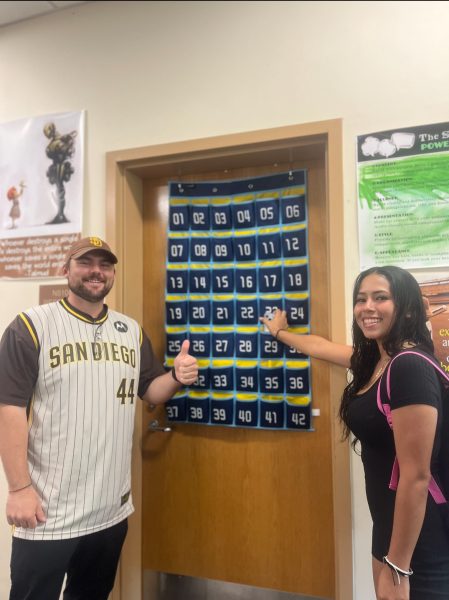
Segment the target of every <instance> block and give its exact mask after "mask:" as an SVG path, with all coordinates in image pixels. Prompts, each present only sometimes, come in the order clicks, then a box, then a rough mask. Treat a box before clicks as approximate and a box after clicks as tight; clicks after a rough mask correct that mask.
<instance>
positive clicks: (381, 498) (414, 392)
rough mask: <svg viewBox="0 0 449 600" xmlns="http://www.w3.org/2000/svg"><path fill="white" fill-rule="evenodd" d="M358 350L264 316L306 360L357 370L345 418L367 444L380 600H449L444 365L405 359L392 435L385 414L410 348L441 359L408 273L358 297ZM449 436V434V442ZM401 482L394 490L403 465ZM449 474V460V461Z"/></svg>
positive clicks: (371, 275) (393, 273)
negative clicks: (385, 378) (441, 492)
mask: <svg viewBox="0 0 449 600" xmlns="http://www.w3.org/2000/svg"><path fill="white" fill-rule="evenodd" d="M353 307H354V315H353V327H352V329H353V347H352V348H351V347H350V346H345V345H342V344H335V343H333V342H331V341H329V340H327V339H325V338H322V337H320V336H316V335H297V334H293V333H290V332H289V331H288V324H287V318H286V314H285V312H284V311H280V310H278V311H276V313H275V315H274V317H273V319H272V320H268V319H267V318H265V317H263V318H261V321H262V322H263V323H264V324H265V326H266V327H267V328H268V330H269V331H270V333H271V334H272V335H273V336H274V337H275V338H276V339H277V340H279V341H281V342H282V343H284V344H287V345H289V346H293V347H294V348H296V349H297V350H299V351H301V352H302V353H304V354H307V355H309V356H312V357H314V358H320V359H324V360H326V361H329V362H331V363H334V364H337V365H342V366H344V367H347V368H349V370H350V372H351V374H352V380H351V381H350V383H349V384H348V385H347V386H346V388H345V390H344V392H343V396H342V401H341V406H340V418H341V420H342V422H343V426H344V433H345V437H348V436H349V434H350V432H352V433H353V434H354V436H355V441H354V444H355V443H356V442H357V440H359V441H360V444H361V454H362V461H363V465H364V469H365V481H366V494H367V499H368V504H369V508H370V511H371V516H372V519H373V537H372V556H373V559H372V560H373V577H374V586H375V590H376V598H377V599H378V600H437V599H439V600H442V599H443V598H444V599H446V600H448V599H449V534H448V530H447V529H446V528H445V526H444V524H443V518H442V514H441V512H440V510H441V508H439V507H438V505H437V504H435V502H434V500H433V499H432V498H431V496H430V495H429V494H428V485H429V481H430V478H431V473H432V474H433V476H434V477H435V478H437V479H438V473H439V470H440V463H439V449H440V443H441V435H442V433H441V425H442V404H441V403H442V385H441V382H440V381H439V376H438V375H437V373H436V370H435V369H434V367H433V366H432V365H431V364H429V363H428V362H427V361H426V360H424V359H423V358H421V357H420V356H416V355H411V354H404V355H403V356H401V357H398V358H397V359H396V360H395V361H394V362H393V363H392V365H391V371H390V377H391V398H390V403H391V416H392V423H393V431H391V429H390V427H389V425H388V423H387V420H386V418H385V416H384V415H383V414H382V413H381V412H380V411H379V409H378V407H377V398H376V396H377V387H378V381H379V379H380V377H381V376H382V374H383V372H384V371H385V369H386V368H387V365H388V364H389V362H390V360H391V358H392V357H393V356H395V355H396V354H398V353H399V352H400V351H401V350H402V349H404V348H415V349H416V350H417V351H418V352H421V353H426V354H427V355H428V354H432V352H433V344H432V340H431V338H430V333H429V330H428V329H427V327H426V313H425V308H424V304H423V301H422V296H421V292H420V288H419V286H418V284H417V282H416V280H415V279H414V277H412V275H410V273H408V271H405V270H403V269H400V268H399V267H392V266H388V267H374V268H372V269H368V270H367V271H364V272H363V273H361V274H360V275H359V276H358V278H357V280H356V282H355V285H354V294H353ZM445 435H447V433H446V434H445ZM395 456H397V459H398V462H399V467H400V478H399V483H398V487H397V490H396V491H392V490H390V489H389V481H390V476H391V469H392V465H393V462H394V458H395ZM445 462H446V464H445V466H446V467H447V460H446V461H445Z"/></svg>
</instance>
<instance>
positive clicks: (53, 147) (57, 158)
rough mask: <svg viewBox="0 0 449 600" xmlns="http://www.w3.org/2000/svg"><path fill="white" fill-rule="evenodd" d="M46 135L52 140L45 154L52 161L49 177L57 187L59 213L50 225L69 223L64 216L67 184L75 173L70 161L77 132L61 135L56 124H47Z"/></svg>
mask: <svg viewBox="0 0 449 600" xmlns="http://www.w3.org/2000/svg"><path fill="white" fill-rule="evenodd" d="M44 135H45V137H47V138H48V139H49V140H50V143H49V144H48V146H47V147H46V149H45V153H46V155H47V156H48V158H50V159H51V160H52V164H51V165H50V166H49V167H48V169H47V177H48V180H49V181H50V183H51V184H52V185H56V194H57V203H58V212H57V214H56V216H55V217H54V219H53V220H52V221H49V224H54V223H67V222H68V219H67V217H66V216H65V214H64V209H65V183H67V182H68V181H69V180H70V178H71V176H72V175H73V173H74V172H75V171H74V169H73V167H72V165H71V163H70V161H69V160H68V159H69V158H71V157H72V156H73V154H74V152H75V138H76V136H77V132H76V131H71V132H70V133H66V134H62V135H61V134H60V133H59V132H58V131H57V129H56V126H55V124H54V123H47V124H46V125H45V127H44Z"/></svg>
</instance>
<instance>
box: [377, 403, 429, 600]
mask: <svg viewBox="0 0 449 600" xmlns="http://www.w3.org/2000/svg"><path fill="white" fill-rule="evenodd" d="M391 416H392V421H393V433H394V441H395V447H396V456H397V459H398V462H399V466H400V478H399V484H398V488H397V491H396V500H395V509H394V520H393V531H392V535H391V541H390V547H389V549H388V559H389V561H390V562H392V563H393V564H394V565H396V566H397V567H399V568H400V569H402V570H404V571H408V570H409V569H410V561H411V558H412V554H413V551H414V549H415V546H416V542H417V540H418V536H419V533H420V531H421V527H422V524H423V520H424V514H425V510H426V503H427V494H428V487H429V481H430V478H431V473H430V462H431V456H432V449H433V445H434V440H435V431H436V424H437V418H438V414H437V409H436V408H435V407H433V406H430V405H424V404H413V405H409V406H403V407H401V408H398V409H396V410H392V412H391ZM399 581H400V584H399V585H398V579H397V577H396V575H395V574H394V572H392V570H391V569H390V567H388V566H387V565H384V567H383V568H382V570H381V572H380V575H379V582H378V598H380V599H385V600H389V599H392V600H393V599H394V600H396V599H404V600H408V598H409V592H408V582H407V581H406V580H404V578H403V577H400V578H399ZM395 584H396V585H395ZM401 585H402V589H401Z"/></svg>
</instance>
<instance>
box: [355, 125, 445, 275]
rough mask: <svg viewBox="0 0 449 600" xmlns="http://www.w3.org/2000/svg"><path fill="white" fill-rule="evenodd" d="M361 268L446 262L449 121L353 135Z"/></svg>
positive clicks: (408, 266) (417, 266)
mask: <svg viewBox="0 0 449 600" xmlns="http://www.w3.org/2000/svg"><path fill="white" fill-rule="evenodd" d="M357 183H358V221H359V249H360V267H361V270H364V269H366V268H369V267H372V266H374V265H379V266H381V265H388V264H393V265H397V266H401V267H404V268H430V267H441V266H447V265H449V123H437V124H432V125H422V126H417V127H407V128H403V129H392V130H389V131H379V132H376V133H371V134H365V135H360V136H358V138H357Z"/></svg>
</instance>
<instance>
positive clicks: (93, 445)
mask: <svg viewBox="0 0 449 600" xmlns="http://www.w3.org/2000/svg"><path fill="white" fill-rule="evenodd" d="M20 317H21V318H22V320H23V322H24V323H25V325H26V327H27V329H28V330H29V332H30V335H31V337H32V338H33V341H34V343H35V345H36V348H37V349H38V351H39V352H38V356H39V359H38V360H39V375H38V380H37V382H36V385H35V389H34V396H33V399H32V402H31V407H30V415H29V421H30V429H29V447H28V462H29V469H30V475H31V479H32V481H33V485H34V487H35V489H36V490H37V492H38V493H39V494H40V495H41V497H42V501H43V509H44V511H45V513H46V516H47V522H46V523H44V524H42V525H38V526H37V528H36V529H22V528H16V529H15V530H14V535H15V536H16V537H19V538H23V539H32V540H50V539H66V538H71V537H78V536H81V535H86V534H89V533H94V532H95V531H99V530H101V529H105V528H107V527H110V526H112V525H115V524H116V523H118V522H120V521H122V520H123V519H125V518H126V517H127V516H128V515H129V514H131V513H132V512H133V510H134V508H133V505H132V498H131V494H130V489H131V481H130V476H131V446H132V436H133V429H134V414H135V405H136V399H137V388H138V384H139V373H140V344H141V340H142V330H141V328H140V326H139V325H138V323H136V322H135V321H134V320H133V319H130V318H129V317H127V316H125V315H123V314H120V313H117V312H114V311H108V312H107V313H106V314H105V315H104V316H103V317H102V318H100V319H98V320H96V321H95V322H92V321H89V319H87V318H86V316H84V315H83V314H82V313H79V312H77V311H76V310H75V309H74V308H73V307H71V306H70V305H69V304H68V303H67V302H65V301H64V300H62V301H60V302H54V303H50V304H45V305H43V306H38V307H35V308H32V309H29V310H27V311H25V312H24V313H21V315H20Z"/></svg>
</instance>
